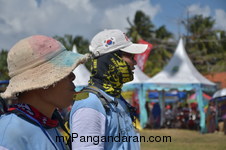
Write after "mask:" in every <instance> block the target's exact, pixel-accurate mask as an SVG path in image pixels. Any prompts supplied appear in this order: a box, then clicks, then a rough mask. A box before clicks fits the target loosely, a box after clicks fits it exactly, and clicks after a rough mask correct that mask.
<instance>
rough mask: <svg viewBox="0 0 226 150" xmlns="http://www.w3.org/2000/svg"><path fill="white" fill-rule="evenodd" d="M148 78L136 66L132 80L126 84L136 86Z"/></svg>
mask: <svg viewBox="0 0 226 150" xmlns="http://www.w3.org/2000/svg"><path fill="white" fill-rule="evenodd" d="M149 79H150V77H148V76H147V75H146V74H145V73H144V72H143V71H141V69H140V68H139V67H138V66H137V65H136V66H135V70H134V79H133V81H131V82H128V83H126V84H136V83H144V82H146V81H147V80H149Z"/></svg>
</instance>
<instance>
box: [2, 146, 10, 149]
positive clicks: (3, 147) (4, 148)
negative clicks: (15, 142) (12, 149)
mask: <svg viewBox="0 0 226 150" xmlns="http://www.w3.org/2000/svg"><path fill="white" fill-rule="evenodd" d="M0 150H9V149H7V148H5V147H2V146H0Z"/></svg>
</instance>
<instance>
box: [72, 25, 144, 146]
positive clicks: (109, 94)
mask: <svg viewBox="0 0 226 150" xmlns="http://www.w3.org/2000/svg"><path fill="white" fill-rule="evenodd" d="M146 49H147V45H145V44H134V43H132V42H131V41H130V40H129V38H128V37H127V36H126V35H125V34H124V33H123V32H122V31H120V30H117V29H111V30H104V31H101V32H99V33H98V34H96V35H95V36H94V37H93V39H92V41H91V44H90V51H91V52H92V54H93V57H94V59H93V60H92V67H91V77H90V80H89V87H88V88H89V89H92V90H94V91H98V93H99V96H98V95H97V94H94V93H92V92H88V96H87V98H83V99H81V100H78V101H75V103H74V105H73V107H72V111H71V114H70V127H71V135H72V149H73V150H83V149H92V150H103V149H104V150H116V149H117V150H137V149H140V148H139V142H133V141H132V140H130V141H122V137H123V136H124V137H127V138H129V136H131V137H134V136H137V135H138V134H137V132H136V130H135V128H134V126H133V122H132V118H133V117H134V112H135V111H134V109H133V107H132V106H131V105H130V104H129V103H128V102H126V101H125V99H124V98H123V97H122V96H121V91H122V86H123V84H124V83H127V82H129V81H132V80H133V70H134V69H135V68H134V65H136V61H135V60H134V54H139V53H143V52H145V50H146ZM100 95H101V96H100ZM103 97H104V98H105V100H106V104H105V105H104V104H103V101H102V100H101V99H102V98H103ZM73 134H74V136H73ZM90 136H91V137H92V138H93V140H96V141H91V140H86V141H81V140H82V137H85V138H87V137H90ZM95 137H96V138H95ZM109 137H113V139H116V140H117V141H114V140H111V139H110V140H108V139H109ZM117 137H118V138H117ZM94 138H95V139H94ZM98 138H99V140H98ZM101 139H102V140H101Z"/></svg>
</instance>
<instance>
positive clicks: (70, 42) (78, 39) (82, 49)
mask: <svg viewBox="0 0 226 150" xmlns="http://www.w3.org/2000/svg"><path fill="white" fill-rule="evenodd" d="M53 38H55V39H56V40H58V41H60V42H61V43H62V44H63V45H64V46H65V48H66V49H67V50H70V51H71V50H72V48H73V46H74V45H75V46H76V48H77V51H78V52H79V53H81V54H85V53H88V52H89V41H88V40H86V39H84V38H83V37H82V36H75V37H74V36H73V35H69V34H66V35H64V37H61V36H57V35H56V36H54V37H53ZM85 66H86V67H87V69H88V70H90V66H91V61H90V60H89V61H88V62H86V63H85Z"/></svg>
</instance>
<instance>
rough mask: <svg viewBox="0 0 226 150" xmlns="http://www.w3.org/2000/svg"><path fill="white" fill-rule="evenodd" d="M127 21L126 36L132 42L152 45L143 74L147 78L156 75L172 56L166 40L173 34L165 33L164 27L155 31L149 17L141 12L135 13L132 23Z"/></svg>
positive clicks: (169, 45) (170, 44)
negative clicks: (142, 41) (143, 41)
mask: <svg viewBox="0 0 226 150" xmlns="http://www.w3.org/2000/svg"><path fill="white" fill-rule="evenodd" d="M127 21H128V23H129V24H130V28H128V29H127V31H128V32H127V35H128V36H129V37H130V38H131V39H132V41H133V42H138V40H139V39H143V40H145V41H147V42H149V43H151V44H152V45H153V48H152V51H151V53H150V55H149V57H148V60H147V62H146V64H145V67H144V72H145V73H146V74H148V75H149V76H153V75H155V74H157V73H158V72H159V71H161V70H162V69H163V67H164V66H165V65H166V64H167V62H168V60H169V58H170V57H171V55H172V52H173V49H172V43H169V42H168V40H169V39H170V38H172V37H173V34H172V33H170V32H169V31H167V29H166V28H165V26H161V27H160V28H158V29H157V30H155V26H154V24H153V23H152V22H151V20H150V17H149V16H147V15H146V14H144V13H143V12H142V11H137V12H136V14H135V16H134V21H133V23H131V22H130V20H129V19H127ZM174 45H175V44H174ZM174 45H173V48H174Z"/></svg>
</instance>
